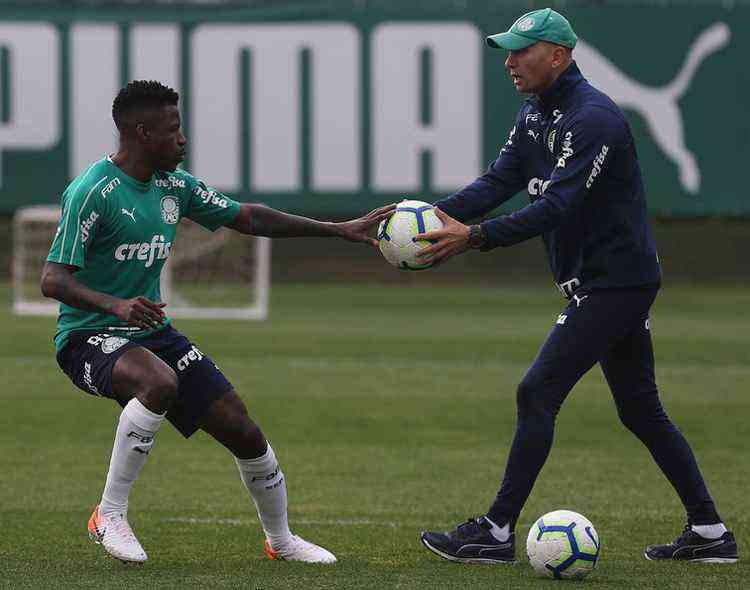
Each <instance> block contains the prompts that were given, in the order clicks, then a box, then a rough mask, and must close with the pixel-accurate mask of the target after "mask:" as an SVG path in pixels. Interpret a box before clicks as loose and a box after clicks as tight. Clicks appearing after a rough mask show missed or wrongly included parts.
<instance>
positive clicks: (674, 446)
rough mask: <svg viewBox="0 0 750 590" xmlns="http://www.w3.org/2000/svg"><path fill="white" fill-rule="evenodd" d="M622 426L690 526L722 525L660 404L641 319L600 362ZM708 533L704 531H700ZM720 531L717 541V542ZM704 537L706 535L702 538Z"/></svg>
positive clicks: (648, 339) (648, 338)
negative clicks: (680, 505) (677, 500)
mask: <svg viewBox="0 0 750 590" xmlns="http://www.w3.org/2000/svg"><path fill="white" fill-rule="evenodd" d="M601 366H602V371H603V372H604V376H605V378H606V379H607V382H608V383H609V387H610V389H611V390H612V394H613V395H614V399H615V403H616V404H617V412H618V414H619V416H620V420H622V423H623V424H624V425H625V427H626V428H628V430H630V431H631V432H633V433H634V434H635V435H636V436H637V437H638V438H639V439H640V440H641V442H642V443H643V444H644V445H646V447H647V448H648V450H649V451H650V452H651V455H652V456H653V458H654V460H655V461H656V463H657V465H659V467H660V468H661V470H662V472H663V473H664V475H665V476H666V477H667V479H668V480H669V482H670V483H671V484H672V486H673V487H674V489H675V490H676V491H677V494H678V495H679V496H680V499H681V500H682V503H683V504H684V506H685V509H686V511H687V515H688V522H689V523H690V524H691V525H696V526H700V525H713V524H717V523H720V522H721V518H720V517H719V514H718V512H717V511H716V506H715V505H714V502H713V500H712V499H711V495H710V494H709V493H708V489H707V488H706V484H705V483H704V481H703V476H702V475H701V472H700V470H699V469H698V464H697V462H696V460H695V456H694V455H693V451H692V449H691V448H690V445H689V444H688V442H687V441H686V440H685V437H684V436H683V435H682V433H681V432H680V431H679V429H678V428H677V427H676V426H675V425H674V424H673V423H672V422H671V420H670V419H669V417H668V416H667V414H666V412H665V411H664V408H663V407H662V405H661V402H660V400H659V394H658V392H657V388H656V381H655V378H654V352H653V346H652V343H651V333H650V331H649V326H648V323H647V321H646V318H644V319H643V320H642V321H641V322H640V323H639V326H638V328H637V329H635V330H634V331H633V332H632V333H631V334H630V335H629V336H628V337H627V338H625V339H624V340H622V341H621V342H620V343H619V344H618V345H617V346H616V347H615V348H613V349H612V350H611V351H609V353H608V354H607V355H606V356H605V357H604V358H602V360H601ZM699 530H702V531H703V532H707V529H702V528H701V529H699ZM724 530H725V529H724V528H723V527H719V528H718V529H717V531H716V532H718V533H719V534H717V535H716V536H717V537H718V536H721V534H722V533H723V532H724ZM704 536H706V535H704Z"/></svg>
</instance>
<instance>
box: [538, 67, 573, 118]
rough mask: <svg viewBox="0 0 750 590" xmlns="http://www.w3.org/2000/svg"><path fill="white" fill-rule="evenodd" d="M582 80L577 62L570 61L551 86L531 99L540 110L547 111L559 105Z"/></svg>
mask: <svg viewBox="0 0 750 590" xmlns="http://www.w3.org/2000/svg"><path fill="white" fill-rule="evenodd" d="M583 80H584V78H583V74H581V70H579V69H578V64H576V62H575V61H572V62H571V63H570V65H569V66H568V67H567V68H566V70H565V71H564V72H563V73H562V74H560V76H558V78H557V80H555V81H554V83H553V84H552V86H550V87H549V88H548V89H547V90H545V91H544V92H542V94H538V95H537V96H535V97H534V98H532V99H531V100H532V102H534V104H535V105H536V106H537V107H538V108H539V110H540V111H542V112H545V113H549V112H550V111H551V110H552V109H554V108H555V107H558V106H560V103H561V102H562V101H563V99H564V98H565V96H566V95H568V94H569V93H570V92H571V90H572V89H573V88H575V87H576V86H577V85H578V84H580V83H581V82H582V81H583Z"/></svg>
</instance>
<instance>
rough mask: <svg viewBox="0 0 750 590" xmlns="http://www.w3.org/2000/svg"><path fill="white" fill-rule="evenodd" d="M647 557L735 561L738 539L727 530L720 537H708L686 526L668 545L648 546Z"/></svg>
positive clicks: (693, 560)
mask: <svg viewBox="0 0 750 590" xmlns="http://www.w3.org/2000/svg"><path fill="white" fill-rule="evenodd" d="M644 555H645V556H646V559H648V560H651V561H656V560H660V559H674V560H679V561H691V562H695V563H735V562H736V561H737V560H738V559H739V554H738V551H737V541H735V539H734V535H733V534H732V533H731V532H729V531H727V532H726V533H724V534H723V535H722V536H721V537H719V538H718V539H706V538H705V537H701V536H700V535H699V534H698V533H696V532H695V531H694V530H692V529H691V528H690V525H688V526H686V527H685V530H684V531H682V534H681V535H680V536H679V537H677V538H676V539H675V540H674V541H672V542H671V543H669V544H668V545H653V546H651V547H646V552H645V553H644Z"/></svg>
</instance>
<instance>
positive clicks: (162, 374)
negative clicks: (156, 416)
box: [141, 367, 178, 413]
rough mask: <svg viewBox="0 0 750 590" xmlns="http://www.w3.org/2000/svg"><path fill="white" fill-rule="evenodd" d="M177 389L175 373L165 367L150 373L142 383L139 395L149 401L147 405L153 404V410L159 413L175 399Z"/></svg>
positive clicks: (166, 408)
mask: <svg viewBox="0 0 750 590" xmlns="http://www.w3.org/2000/svg"><path fill="white" fill-rule="evenodd" d="M177 389H178V381H177V374H176V373H175V372H174V371H173V370H172V369H170V368H169V367H167V368H166V369H164V370H161V371H158V372H156V373H154V374H153V375H151V377H150V379H149V380H148V383H146V384H144V386H143V390H142V391H141V395H142V396H143V397H144V398H145V399H146V400H147V401H148V402H150V404H148V403H147V404H146V405H147V406H149V405H153V406H155V407H156V408H157V409H156V410H155V411H157V412H159V413H161V412H164V411H166V410H168V409H169V407H170V406H171V405H172V404H173V403H174V401H175V400H176V399H177Z"/></svg>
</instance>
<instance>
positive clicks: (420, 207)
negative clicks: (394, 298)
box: [378, 200, 443, 270]
mask: <svg viewBox="0 0 750 590" xmlns="http://www.w3.org/2000/svg"><path fill="white" fill-rule="evenodd" d="M442 227H443V222H442V221H440V218H439V217H438V216H437V214H436V213H435V207H433V206H432V205H430V204H429V203H425V202H423V201H409V200H406V201H401V202H400V203H399V204H398V205H397V206H396V211H395V212H394V213H393V215H391V216H390V217H389V218H388V219H385V220H383V221H382V222H381V223H380V226H379V227H378V243H379V246H380V252H381V253H382V254H383V257H384V258H385V259H386V260H387V261H388V262H390V263H391V264H392V265H393V266H395V267H397V268H400V269H401V270H425V269H427V268H430V267H431V266H432V263H431V262H424V261H422V260H420V259H419V258H418V257H417V253H418V252H419V251H420V250H422V249H423V248H426V247H427V246H429V245H430V242H428V241H427V240H417V241H414V236H416V235H418V234H422V233H425V232H428V231H433V230H436V229H441V228H442Z"/></svg>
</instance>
